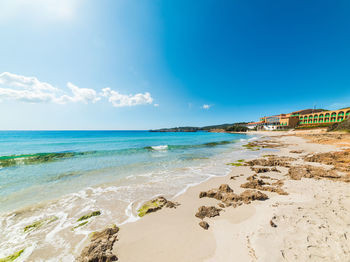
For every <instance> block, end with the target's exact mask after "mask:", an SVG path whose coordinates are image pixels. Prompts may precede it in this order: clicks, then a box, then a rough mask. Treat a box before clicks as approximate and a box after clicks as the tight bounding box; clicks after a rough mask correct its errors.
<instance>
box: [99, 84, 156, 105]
mask: <svg viewBox="0 0 350 262" xmlns="http://www.w3.org/2000/svg"><path fill="white" fill-rule="evenodd" d="M101 95H102V96H104V97H106V98H108V101H109V102H111V103H112V105H113V106H115V107H124V106H136V105H145V104H152V103H153V98H152V97H151V94H150V93H148V92H146V93H144V94H141V93H138V94H135V95H123V94H120V93H119V92H117V91H114V90H112V89H110V88H109V87H106V88H104V89H102V93H101Z"/></svg>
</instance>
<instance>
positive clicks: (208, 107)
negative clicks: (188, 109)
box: [201, 104, 212, 110]
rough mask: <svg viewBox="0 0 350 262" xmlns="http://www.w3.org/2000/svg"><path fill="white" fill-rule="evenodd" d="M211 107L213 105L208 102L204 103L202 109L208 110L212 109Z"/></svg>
mask: <svg viewBox="0 0 350 262" xmlns="http://www.w3.org/2000/svg"><path fill="white" fill-rule="evenodd" d="M211 107H212V105H208V104H204V105H202V106H201V108H202V109H206V110H208V109H210V108H211Z"/></svg>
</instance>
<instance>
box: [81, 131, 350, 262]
mask: <svg viewBox="0 0 350 262" xmlns="http://www.w3.org/2000/svg"><path fill="white" fill-rule="evenodd" d="M263 135H264V136H263V137H262V138H260V140H263V139H266V137H267V138H268V139H272V140H277V141H278V142H279V143H281V144H284V145H281V147H280V148H279V151H278V152H274V155H277V157H289V158H295V160H293V161H292V163H294V164H295V165H305V162H304V161H303V160H302V159H301V158H300V156H302V157H305V156H306V155H307V154H315V153H328V152H333V151H340V150H341V148H339V147H335V146H334V145H327V144H326V145H322V144H313V143H310V142H308V141H305V138H301V137H299V136H298V135H299V134H297V136H295V133H291V132H289V133H283V135H282V136H281V133H280V132H278V133H277V134H276V133H272V134H271V132H263ZM300 150H302V151H303V152H302V153H299V152H297V153H291V152H290V151H295V152H296V151H300ZM260 158H261V157H260ZM246 161H249V159H247V160H246ZM308 164H309V163H308ZM313 165H315V166H316V167H320V168H325V166H324V165H322V164H317V163H315V164H313ZM277 168H278V171H279V172H281V173H278V172H266V173H263V175H264V177H268V176H269V177H270V178H271V179H277V180H283V186H282V187H281V188H282V189H283V190H285V191H286V192H287V193H288V195H279V194H276V193H273V192H266V191H261V192H263V193H265V194H267V195H268V199H267V200H265V201H253V202H251V203H249V204H242V205H241V206H238V207H237V208H232V207H224V208H222V209H223V210H222V211H220V215H218V216H215V217H211V218H205V219H204V221H206V222H207V223H208V224H209V228H208V230H204V229H203V228H201V227H200V226H199V225H198V223H199V222H200V221H201V220H200V219H198V218H196V217H195V214H196V212H197V209H198V208H199V207H200V206H216V207H218V200H217V199H212V198H199V197H198V195H199V193H200V192H205V191H207V190H210V189H215V188H218V187H219V186H220V185H222V184H228V185H229V187H230V188H232V189H233V192H235V193H238V194H239V193H242V192H243V191H244V189H243V188H241V187H240V185H242V183H244V182H247V178H249V177H250V176H253V175H254V174H255V172H253V171H252V170H251V169H250V166H249V167H248V166H233V167H232V169H231V172H230V174H228V175H226V176H223V177H214V178H209V179H208V180H207V181H205V182H202V183H200V184H198V185H196V186H193V187H190V188H188V190H187V191H186V192H185V193H184V194H182V195H180V196H178V197H175V198H174V199H171V201H174V202H178V203H179V204H180V205H179V206H178V207H176V208H175V209H173V208H162V209H161V210H159V211H157V212H154V213H150V214H147V215H146V216H144V217H142V218H141V219H139V220H137V221H135V222H133V223H128V224H124V225H122V226H121V227H120V229H119V233H118V240H117V241H116V242H115V243H114V245H113V250H112V251H113V253H114V254H116V256H117V257H118V259H119V260H118V261H141V260H142V261H179V260H181V261H228V260H229V259H237V258H239V261H281V260H283V259H286V260H287V261H305V260H303V259H306V258H307V257H308V259H309V260H308V261H343V260H339V257H340V258H344V256H345V255H347V254H348V253H346V252H350V245H348V244H349V243H345V245H344V247H343V250H342V251H343V254H341V253H338V252H340V251H339V250H332V249H330V250H329V251H327V252H326V253H325V252H324V251H322V246H317V245H316V246H315V247H313V249H314V251H313V252H311V251H309V248H307V250H306V251H303V250H302V249H301V247H300V245H298V244H296V245H295V247H294V248H293V247H289V248H290V249H287V248H286V246H287V244H286V239H287V240H288V238H291V239H293V238H294V241H296V239H299V238H303V234H304V232H303V231H300V229H299V227H298V226H295V227H290V225H289V224H288V223H287V224H286V223H285V221H283V219H282V218H283V217H286V216H289V219H292V220H293V219H294V218H295V217H293V216H295V213H294V212H295V210H294V209H295V208H296V210H299V209H298V208H300V210H304V211H303V212H306V213H307V214H308V216H310V219H315V220H317V219H318V221H317V222H319V223H321V222H322V223H325V221H324V220H322V219H320V218H317V217H316V218H317V219H316V218H315V217H314V216H313V215H312V212H311V211H312V210H315V206H317V207H318V208H321V207H322V206H319V205H320V200H319V199H318V198H316V197H315V195H317V196H318V197H319V198H322V197H321V196H319V194H320V193H322V190H321V192H320V187H321V188H324V187H326V188H329V189H332V190H333V191H336V192H337V191H338V194H340V192H341V193H344V194H345V195H342V197H343V198H344V199H347V200H349V201H350V195H349V194H346V192H347V188H346V186H347V184H346V183H344V182H336V181H331V180H327V179H323V178H322V179H317V180H316V179H312V178H302V179H301V180H292V179H290V178H288V177H287V178H286V175H287V174H288V168H287V167H283V166H281V167H279V166H277ZM239 173H242V174H243V175H240V174H239ZM237 175H238V177H235V179H229V177H231V176H237ZM258 175H260V176H261V174H258ZM264 180H266V179H264ZM267 180H268V179H267ZM268 181H273V180H268ZM309 187H311V188H312V189H311V190H310V189H308V190H309V191H310V192H308V191H307V190H306V188H309ZM305 190H306V191H305ZM332 190H330V191H329V194H328V195H327V197H328V198H327V199H328V200H329V199H331V198H332V194H334V193H336V192H333V191H332ZM208 192H209V191H208ZM340 195H341V194H340ZM340 195H338V197H339V196H340ZM338 200H339V201H341V200H340V199H338ZM346 203H347V202H345V204H346ZM349 203H350V202H349ZM337 208H339V210H342V209H344V208H347V207H344V205H339V206H337ZM349 208H350V207H349ZM292 209H293V210H292ZM326 210H327V208H325V209H324V210H322V211H323V212H325V211H326ZM339 210H338V211H339ZM292 211H293V212H292ZM281 212H282V213H284V214H281ZM310 212H311V213H310ZM313 212H314V211H313ZM339 212H340V211H339ZM342 215H344V214H342ZM342 218H344V217H342ZM303 222H305V221H303ZM270 224H271V225H270ZM276 224H277V225H276ZM272 225H276V229H277V230H278V231H280V230H283V232H278V233H277V232H276V229H275V227H273V226H272ZM304 226H305V225H304ZM309 227H310V228H311V229H313V226H310V225H309ZM293 228H294V230H297V233H295V234H292V235H290V234H287V232H288V230H293ZM311 229H310V230H311ZM340 229H341V228H339V227H338V228H337V229H336V230H340ZM298 230H299V231H298ZM311 231H312V234H311V233H310V232H308V233H310V235H312V236H314V234H316V233H317V230H316V231H315V232H316V233H315V232H314V231H313V230H311ZM229 232H231V233H229ZM333 233H334V232H333ZM276 234H277V235H276ZM304 235H305V234H304ZM310 235H309V236H306V238H307V239H309V238H310ZM233 236H234V237H233ZM330 238H332V237H330ZM334 240H335V239H333V241H334ZM343 240H344V237H343ZM290 241H292V240H290ZM308 241H309V240H308ZM88 242H89V241H87V243H86V245H89V243H88ZM316 242H317V241H316ZM336 242H337V241H336ZM290 243H291V242H290ZM302 244H304V243H302ZM336 244H338V243H336ZM276 246H278V247H279V249H278V248H276ZM317 252H318V253H319V254H321V255H319V256H318V255H317ZM349 254H350V253H349ZM295 257H297V259H296V258H295ZM345 257H346V256H345ZM288 259H289V260H288ZM298 259H299V260H298ZM81 261H83V260H81Z"/></svg>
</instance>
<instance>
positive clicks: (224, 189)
mask: <svg viewBox="0 0 350 262" xmlns="http://www.w3.org/2000/svg"><path fill="white" fill-rule="evenodd" d="M219 192H222V193H231V192H233V190H232V189H231V188H230V187H229V185H227V184H222V185H221V186H220V187H219Z"/></svg>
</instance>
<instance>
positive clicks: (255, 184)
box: [241, 175, 288, 195]
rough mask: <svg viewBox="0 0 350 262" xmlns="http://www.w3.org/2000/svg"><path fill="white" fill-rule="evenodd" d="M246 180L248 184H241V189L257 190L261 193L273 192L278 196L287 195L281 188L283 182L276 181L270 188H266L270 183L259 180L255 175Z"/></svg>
mask: <svg viewBox="0 0 350 262" xmlns="http://www.w3.org/2000/svg"><path fill="white" fill-rule="evenodd" d="M247 180H248V181H249V182H247V183H244V184H242V185H241V187H242V188H250V189H258V190H262V191H269V192H274V193H277V194H279V195H288V193H287V192H286V191H284V190H283V189H282V188H281V187H282V186H283V181H281V180H278V181H277V182H275V183H273V184H271V186H266V185H270V183H267V182H265V181H264V180H262V179H259V178H258V177H257V176H256V175H253V176H250V177H248V178H247Z"/></svg>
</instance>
